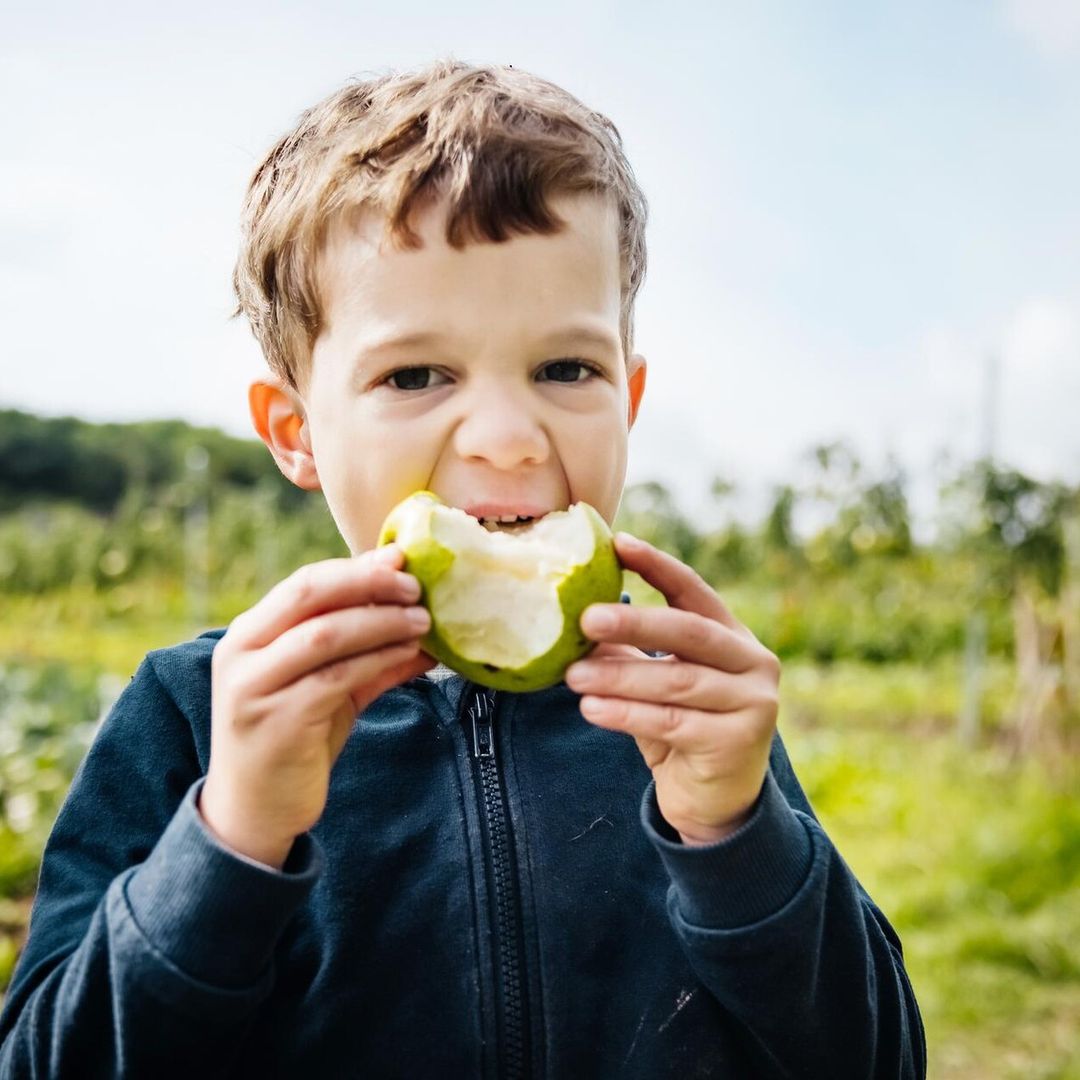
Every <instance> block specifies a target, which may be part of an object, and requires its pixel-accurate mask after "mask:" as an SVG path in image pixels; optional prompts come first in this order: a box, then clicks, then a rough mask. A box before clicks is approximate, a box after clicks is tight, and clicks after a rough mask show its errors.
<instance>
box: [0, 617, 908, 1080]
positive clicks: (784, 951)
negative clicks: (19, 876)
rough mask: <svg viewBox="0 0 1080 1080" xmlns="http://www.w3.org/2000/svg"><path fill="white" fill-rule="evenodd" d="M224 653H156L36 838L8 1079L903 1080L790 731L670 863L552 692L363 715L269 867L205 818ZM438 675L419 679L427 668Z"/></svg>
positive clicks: (601, 747) (895, 990) (404, 701)
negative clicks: (318, 795)
mask: <svg viewBox="0 0 1080 1080" xmlns="http://www.w3.org/2000/svg"><path fill="white" fill-rule="evenodd" d="M221 634H222V631H214V632H212V633H210V634H206V635H203V636H202V637H200V638H198V639H197V640H195V641H192V642H188V643H186V644H184V645H180V646H177V647H175V648H171V649H163V650H160V651H157V652H153V653H150V654H149V656H148V657H147V658H146V660H145V661H144V662H143V664H142V665H141V667H140V668H139V670H138V672H137V673H136V675H135V677H134V679H133V680H132V682H131V683H130V685H129V686H128V688H127V689H126V691H125V692H124V694H123V695H122V696H121V698H120V700H119V701H118V702H117V704H116V705H115V707H114V708H113V710H112V712H111V713H110V715H109V717H108V718H107V720H106V721H105V723H104V724H103V725H102V728H101V730H100V731H99V732H98V735H97V737H96V739H95V741H94V744H93V746H92V748H91V749H90V751H89V753H88V755H87V757H86V758H85V760H84V762H83V764H82V766H81V767H80V769H79V771H78V774H77V775H76V777H75V780H74V783H73V785H72V788H71V791H70V793H69V795H68V797H67V800H66V802H65V803H64V806H63V809H62V810H61V812H60V815H59V818H58V819H57V822H56V824H55V827H54V829H53V831H52V834H51V836H50V839H49V842H48V845H47V847H46V850H45V856H44V860H43V863H42V868H41V878H40V885H39V889H38V894H37V898H36V900H35V903H34V908H33V912H32V916H31V922H30V934H29V938H28V941H27V944H26V948H25V950H24V952H23V954H22V956H21V958H20V961H19V964H18V967H17V969H16V971H15V975H14V979H13V981H12V984H11V987H10V991H9V994H8V998H7V1001H6V1003H5V1008H4V1011H3V1014H2V1015H0V1076H2V1077H5V1078H7V1077H19V1078H22V1077H46V1076H48V1077H73V1078H82V1077H88V1078H89V1077H99V1076H100V1077H113V1076H125V1077H152V1078H159V1077H170V1076H185V1077H196V1076H197V1077H199V1078H204V1077H213V1076H223V1077H225V1076H228V1077H253V1078H254V1077H258V1078H259V1080H269V1078H273V1077H289V1078H295V1077H305V1078H311V1080H319V1078H323V1077H331V1078H332V1077H408V1078H410V1080H413V1078H418V1077H503V1076H506V1077H515V1076H529V1077H534V1078H539V1077H551V1078H559V1080H564V1078H565V1080H578V1078H590V1080H591V1078H600V1077H642V1078H649V1080H656V1078H661V1077H679V1078H690V1077H723V1078H733V1080H744V1078H753V1077H776V1078H780V1077H800V1078H802V1077H806V1078H817V1077H820V1078H822V1080H844V1078H848V1077H852V1078H854V1077H882V1078H884V1077H890V1078H892V1077H896V1078H899V1077H912V1078H914V1077H922V1076H924V1075H925V1046H924V1037H923V1030H922V1024H921V1021H920V1018H919V1013H918V1007H917V1005H916V1003H915V998H914V996H913V994H912V990H911V986H910V984H909V982H908V979H907V976H906V974H905V972H904V967H903V961H902V956H901V948H900V942H899V940H898V938H897V936H896V934H895V932H894V931H893V929H892V928H891V927H890V925H889V924H888V922H887V921H886V919H885V918H884V916H883V915H882V913H881V912H880V911H879V910H878V908H877V907H876V906H875V905H874V903H873V902H872V901H871V899H870V898H869V896H867V894H866V893H865V892H864V891H863V889H862V887H861V886H860V885H859V883H858V882H857V881H856V880H855V877H854V875H853V874H852V873H851V871H850V869H849V868H848V867H847V865H846V864H845V863H844V861H843V860H842V859H841V857H840V856H839V854H838V853H837V851H836V849H835V848H834V847H833V845H832V844H831V842H830V841H829V839H828V837H827V836H826V835H825V833H824V831H823V830H822V828H821V826H820V825H819V824H818V822H817V820H816V819H815V817H814V815H813V812H812V810H811V808H810V806H809V804H808V803H807V801H806V798H805V796H804V794H803V792H802V790H801V789H800V787H799V784H798V781H797V780H796V778H795V776H794V774H793V772H792V770H791V766H790V764H789V762H788V759H787V756H786V754H785V752H784V748H783V744H782V742H781V741H780V738H779V736H777V738H776V739H775V741H774V744H773V748H772V754H771V759H770V769H769V774H768V776H767V778H766V782H765V785H764V787H763V789H762V793H761V795H760V797H759V799H758V801H757V803H756V805H755V808H754V811H753V814H752V817H751V819H750V820H749V821H748V822H747V823H746V825H744V826H743V827H742V828H741V829H740V830H739V831H738V832H737V833H735V834H734V835H733V836H731V837H729V838H727V839H726V840H724V841H722V842H720V843H718V844H714V845H710V846H707V847H685V846H683V845H682V844H681V843H679V840H678V837H677V835H675V834H674V833H673V832H672V830H671V829H670V827H669V826H668V825H667V824H666V823H665V822H664V820H663V818H662V817H661V816H660V813H659V810H658V808H657V805H656V798H655V793H654V790H653V787H652V784H651V778H650V776H649V773H648V770H647V768H646V766H645V764H644V762H643V761H642V759H641V756H640V754H639V752H638V750H637V747H636V745H635V744H634V742H633V740H632V739H630V738H628V737H626V736H624V735H620V734H618V733H614V732H610V731H605V730H603V729H600V728H597V727H594V726H593V725H591V724H588V723H586V722H585V721H584V720H583V719H582V717H581V714H580V712H579V710H578V707H577V706H578V696H577V695H576V694H574V693H573V692H572V691H570V690H569V689H568V688H567V687H566V686H565V685H562V684H560V685H559V686H556V687H553V688H551V689H549V690H544V691H541V692H538V693H535V694H502V693H499V694H492V693H491V692H490V691H484V690H482V689H481V688H479V687H477V686H475V685H472V684H469V683H466V682H465V681H464V680H462V679H461V678H459V677H457V676H455V675H449V673H446V672H445V671H440V672H439V674H440V675H441V676H443V677H421V678H417V679H413V680H411V681H410V682H408V683H406V684H404V685H403V686H401V687H398V688H396V689H394V690H392V691H389V692H388V693H386V694H383V695H382V696H381V697H380V698H379V699H378V700H376V701H375V702H374V703H373V704H372V705H371V706H370V707H369V708H368V709H367V710H365V711H364V712H363V713H362V714H361V715H360V716H359V717H358V718H357V722H356V725H355V728H354V730H353V732H352V734H351V736H350V738H349V740H348V742H347V744H346V746H345V748H344V750H343V752H342V754H341V757H340V759H339V760H338V762H337V764H336V765H335V767H334V771H333V773H332V776H331V784H330V793H329V799H328V802H327V806H326V810H325V813H324V814H323V816H322V818H321V819H320V821H319V822H318V824H317V825H316V826H315V827H314V828H313V829H312V830H311V832H310V833H308V834H306V835H304V836H302V837H300V838H298V839H297V841H296V843H295V844H294V846H293V849H292V851H291V853H290V855H289V857H288V860H287V862H286V864H285V866H284V868H283V869H282V871H280V872H278V871H275V870H273V869H271V868H269V867H266V866H263V865H262V864H260V863H257V862H254V861H253V860H249V859H246V858H245V857H243V856H241V855H238V854H236V853H234V852H232V851H230V850H228V849H227V848H225V847H223V846H222V845H221V844H220V843H218V842H217V841H216V840H215V839H214V837H213V836H212V835H211V834H210V833H209V832H208V831H207V829H206V828H205V826H204V825H203V823H202V820H201V818H200V817H199V814H198V810H197V807H196V803H197V799H198V794H199V790H200V787H201V783H202V777H203V776H204V775H205V772H206V769H207V766H208V763H209V754H210V657H211V653H212V651H213V648H214V645H215V643H216V641H217V640H218V639H219V638H220V636H221ZM432 674H435V673H432Z"/></svg>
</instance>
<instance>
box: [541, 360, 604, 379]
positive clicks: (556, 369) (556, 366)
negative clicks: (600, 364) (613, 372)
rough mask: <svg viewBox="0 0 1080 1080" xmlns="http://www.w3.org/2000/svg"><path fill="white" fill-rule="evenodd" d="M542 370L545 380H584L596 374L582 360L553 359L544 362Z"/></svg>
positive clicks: (589, 365) (590, 366)
mask: <svg viewBox="0 0 1080 1080" xmlns="http://www.w3.org/2000/svg"><path fill="white" fill-rule="evenodd" d="M543 370H544V372H545V373H546V375H547V378H546V379H545V381H546V382H567V383H570V382H584V380H585V379H587V378H589V376H590V375H595V374H596V369H595V368H594V367H593V366H592V365H591V364H586V363H585V361H584V360H553V361H552V362H551V363H550V364H545V365H544V369H543Z"/></svg>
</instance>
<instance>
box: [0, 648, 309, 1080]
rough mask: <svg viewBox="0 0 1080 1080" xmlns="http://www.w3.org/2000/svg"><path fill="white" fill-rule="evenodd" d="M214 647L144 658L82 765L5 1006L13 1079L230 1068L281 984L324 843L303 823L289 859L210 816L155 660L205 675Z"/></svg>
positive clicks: (187, 739) (2, 1050)
mask: <svg viewBox="0 0 1080 1080" xmlns="http://www.w3.org/2000/svg"><path fill="white" fill-rule="evenodd" d="M210 652H211V642H209V641H207V640H205V639H201V640H200V641H198V642H196V643H194V644H192V645H190V646H185V647H183V648H182V649H177V650H169V651H168V652H167V653H159V654H155V656H152V657H149V658H147V660H146V661H144V662H143V664H142V666H141V667H140V669H139V671H138V672H137V673H136V675H135V677H134V679H133V680H132V682H131V683H130V684H129V686H128V687H127V689H126V690H125V691H124V693H123V694H122V695H121V697H120V700H119V701H118V702H117V703H116V705H115V706H114V708H113V710H112V712H111V713H110V715H109V717H108V719H107V720H106V722H105V723H104V725H103V726H102V729H101V731H100V732H99V733H98V736H97V738H96V739H95V741H94V744H93V746H92V747H91V749H90V751H89V753H88V755H87V757H86V759H85V761H84V762H83V764H82V766H81V767H80V769H79V772H78V773H77V775H76V777H75V780H74V782H73V784H72V787H71V791H70V793H69V794H68V797H67V799H66V801H65V803H64V806H63V808H62V810H61V812H60V815H59V817H58V819H57V822H56V825H55V826H54V828H53V831H52V834H51V835H50V838H49V842H48V844H47V846H46V850H45V855H44V859H43V863H42V869H41V876H40V881H39V887H38V893H37V896H36V898H35V903H34V908H33V912H32V914H31V920H30V934H29V938H28V940H27V943H26V948H25V950H24V951H23V954H22V956H21V958H20V961H19V964H18V967H17V968H16V971H15V975H14V978H13V980H12V983H11V986H10V989H9V993H8V996H7V999H6V1002H5V1008H4V1012H3V1014H2V1015H0V1077H8V1076H69V1075H70V1076H86V1077H90V1076H118V1075H125V1076H128V1075H130V1076H143V1075H146V1076H153V1075H181V1074H185V1075H200V1076H204V1075H205V1076H210V1075H218V1074H223V1073H225V1072H227V1071H228V1069H229V1067H230V1063H231V1062H232V1061H233V1060H234V1058H235V1055H236V1053H237V1051H238V1050H239V1048H240V1045H241V1042H242V1039H243V1037H244V1034H245V1031H246V1028H247V1023H248V1021H249V1020H250V1018H251V1017H252V1015H253V1014H254V1012H255V1010H256V1009H257V1007H258V1006H259V1003H260V1002H261V1001H262V1000H263V999H264V998H265V996H266V995H267V993H268V992H269V990H270V988H271V985H272V981H273V973H272V967H271V964H270V959H271V954H272V952H273V949H274V946H275V944H276V942H277V940H278V938H279V937H280V934H281V932H282V930H283V929H284V927H285V925H286V923H287V921H288V920H289V918H290V917H291V916H292V914H293V913H294V912H295V910H296V909H297V907H298V906H299V905H300V904H301V903H302V901H303V900H304V898H305V897H306V896H307V894H308V892H309V891H310V889H311V886H312V884H313V883H314V880H315V878H316V876H317V874H318V867H319V853H318V851H317V849H316V846H315V844H314V842H313V841H312V840H311V838H310V837H306V836H302V837H300V838H299V839H298V840H297V842H296V844H295V845H294V847H293V850H292V851H291V852H290V854H289V859H288V861H287V863H286V865H285V867H284V870H283V871H282V872H278V871H276V870H273V869H270V868H268V867H263V866H260V865H259V864H257V863H255V862H253V861H251V860H246V859H244V858H241V857H238V856H236V855H235V854H233V853H231V852H230V851H228V850H227V849H226V848H224V847H223V846H221V845H220V844H218V843H217V842H216V841H215V840H214V839H213V837H212V835H211V833H210V831H209V830H208V829H207V828H206V826H205V825H204V824H203V822H202V821H201V819H200V817H199V814H198V810H197V808H196V805H195V800H196V797H197V795H198V791H199V788H200V787H201V779H200V777H201V769H200V766H199V761H198V758H197V756H196V752H195V743H194V738H193V734H192V730H191V727H190V725H189V723H188V721H187V720H186V719H185V717H184V716H183V715H182V713H181V711H180V710H179V708H178V707H177V704H176V702H175V701H174V700H173V698H172V696H171V695H170V694H169V692H168V691H167V690H166V689H165V687H164V686H163V685H162V682H161V680H160V679H159V678H158V673H157V671H156V670H155V664H160V665H164V666H168V665H176V664H183V665H184V667H185V668H187V669H188V670H187V671H185V676H186V677H187V678H188V679H193V678H196V677H198V676H201V675H203V674H205V676H206V677H205V684H206V686H207V687H208V686H209V673H208V669H209V663H210ZM193 654H194V655H193ZM200 668H201V669H203V670H202V671H200V670H199V669H200Z"/></svg>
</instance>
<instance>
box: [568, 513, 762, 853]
mask: <svg viewBox="0 0 1080 1080" xmlns="http://www.w3.org/2000/svg"><path fill="white" fill-rule="evenodd" d="M616 550H617V551H618V554H619V559H620V560H621V561H622V563H623V565H624V566H625V567H626V568H627V569H629V570H634V571H636V572H637V573H638V574H640V575H641V576H642V577H643V578H644V579H645V581H647V582H648V583H649V584H650V585H652V586H653V587H654V588H656V589H659V590H660V592H662V593H663V594H664V596H665V597H666V598H667V602H668V604H669V605H670V606H669V607H666V608H664V607H631V606H630V605H628V604H593V605H592V606H591V607H589V608H588V609H587V610H586V611H585V613H584V614H583V615H582V617H581V626H582V629H583V630H584V631H585V633H586V634H587V635H588V636H589V637H590V638H592V639H593V640H594V641H598V642H602V643H603V644H601V645H599V646H598V647H597V648H596V649H595V650H594V651H593V652H592V653H591V654H590V656H589V657H588V658H587V659H585V660H582V661H579V662H578V663H576V664H573V665H572V666H571V667H570V668H569V669H567V673H566V682H567V685H568V686H570V688H571V689H573V690H576V691H578V692H579V693H583V694H585V695H586V696H584V697H582V699H581V712H582V715H583V716H584V717H585V718H586V719H587V720H589V721H591V722H592V723H594V724H596V725H597V726H599V727H605V728H610V729H612V730H613V731H625V732H627V733H628V734H630V735H633V736H634V739H635V740H636V742H637V745H638V749H639V750H640V751H641V753H642V756H643V757H644V758H645V763H646V764H647V765H648V766H649V768H650V769H651V770H652V773H653V778H654V779H655V781H656V800H657V804H658V805H659V807H660V812H661V814H663V816H664V819H665V820H666V821H667V822H668V824H669V825H671V826H672V828H674V829H676V830H677V831H678V833H679V835H680V836H681V837H682V840H683V843H686V844H708V843H714V842H715V841H717V840H722V839H723V838H724V837H725V836H728V835H730V834H731V833H732V832H734V831H735V830H736V829H737V828H738V827H739V826H740V825H741V824H743V822H744V821H746V819H747V818H748V817H749V814H750V809H751V807H752V806H753V804H754V801H755V800H756V799H757V797H758V794H759V793H760V791H761V785H762V783H763V782H764V779H765V772H766V769H767V768H768V763H769V748H770V746H771V744H772V736H773V731H774V730H775V728H776V714H777V701H778V691H779V683H780V661H779V660H777V658H776V657H775V656H774V655H773V654H772V653H771V652H769V650H768V649H766V648H765V646H764V645H762V644H761V642H759V641H758V640H757V638H755V637H754V635H753V634H752V633H751V632H750V631H749V630H748V629H747V628H746V627H745V626H743V625H742V624H741V623H740V622H739V621H738V620H737V619H735V618H734V617H733V616H732V614H731V613H730V612H729V611H728V609H727V608H726V607H725V606H724V604H723V603H721V601H720V599H719V597H718V596H717V595H716V593H715V592H714V591H713V590H712V589H711V588H710V587H709V586H708V585H707V584H706V583H705V582H704V581H703V580H702V579H701V578H700V577H699V576H698V575H697V574H696V573H695V572H694V571H693V570H691V569H690V568H689V567H688V566H685V565H684V564H683V563H681V562H679V560H678V559H675V558H673V557H672V556H670V555H667V554H665V553H664V552H662V551H658V550H657V549H656V548H654V547H653V546H652V545H651V544H648V543H646V542H645V541H643V540H638V539H636V538H635V537H632V536H629V535H627V534H626V533H619V534H618V535H617V536H616ZM605 618H607V619H608V620H609V621H608V623H607V624H605V623H604V620H605ZM646 649H647V650H650V651H653V652H656V651H663V652H666V653H669V654H670V655H668V656H664V657H661V658H658V659H654V658H651V657H648V656H645V655H644V653H643V652H642V651H641V650H646Z"/></svg>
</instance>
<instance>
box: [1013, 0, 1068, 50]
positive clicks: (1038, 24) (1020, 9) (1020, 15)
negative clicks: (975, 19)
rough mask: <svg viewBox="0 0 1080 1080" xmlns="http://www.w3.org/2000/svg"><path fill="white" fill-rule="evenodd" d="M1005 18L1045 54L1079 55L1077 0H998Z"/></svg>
mask: <svg viewBox="0 0 1080 1080" xmlns="http://www.w3.org/2000/svg"><path fill="white" fill-rule="evenodd" d="M1002 14H1003V15H1004V18H1005V21H1006V22H1007V23H1008V24H1009V25H1010V26H1011V27H1012V29H1013V30H1015V31H1016V32H1017V33H1019V34H1020V36H1021V37H1023V38H1025V39H1026V40H1027V41H1028V42H1029V44H1031V45H1034V46H1035V48H1036V49H1038V50H1039V52H1041V53H1043V54H1044V55H1046V56H1053V57H1062V56H1072V55H1076V54H1080V3H1077V0H1002Z"/></svg>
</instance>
